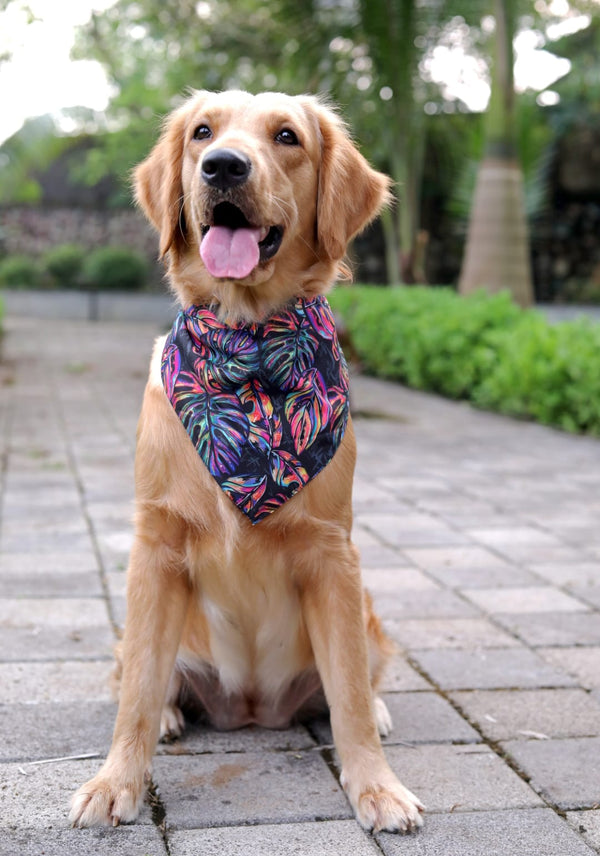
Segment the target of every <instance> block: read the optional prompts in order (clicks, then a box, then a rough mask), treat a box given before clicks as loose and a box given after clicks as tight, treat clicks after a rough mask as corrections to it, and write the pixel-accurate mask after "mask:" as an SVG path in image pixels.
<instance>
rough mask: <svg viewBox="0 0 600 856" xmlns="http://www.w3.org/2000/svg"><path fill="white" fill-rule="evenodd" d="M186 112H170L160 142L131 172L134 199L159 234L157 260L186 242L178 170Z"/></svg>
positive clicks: (182, 109)
mask: <svg viewBox="0 0 600 856" xmlns="http://www.w3.org/2000/svg"><path fill="white" fill-rule="evenodd" d="M187 115H188V110H187V109H185V108H180V109H179V110H176V111H175V112H173V113H171V114H170V115H169V116H168V117H167V119H166V121H165V124H164V127H163V132H162V134H161V136H160V139H159V140H158V142H157V143H156V145H155V146H154V148H153V149H152V151H151V152H150V154H149V155H148V157H147V158H146V160H145V161H142V163H141V164H139V166H137V167H136V169H135V171H134V187H135V199H136V202H137V203H138V205H139V206H140V208H141V209H142V210H143V212H144V213H145V215H146V217H147V218H148V219H149V220H150V222H151V223H152V225H153V226H154V227H155V228H156V229H157V231H158V233H159V235H160V243H159V247H160V258H163V256H164V255H165V254H166V253H167V252H168V251H169V250H172V251H173V250H174V251H177V250H178V249H180V248H181V247H182V246H183V244H184V243H185V221H184V216H183V185H182V181H181V168H182V164H183V149H184V143H185V126H186V120H187Z"/></svg>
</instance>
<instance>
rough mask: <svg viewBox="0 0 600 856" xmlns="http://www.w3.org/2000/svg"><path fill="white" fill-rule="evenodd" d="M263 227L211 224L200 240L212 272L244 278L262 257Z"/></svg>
mask: <svg viewBox="0 0 600 856" xmlns="http://www.w3.org/2000/svg"><path fill="white" fill-rule="evenodd" d="M259 238H260V229H251V228H248V227H245V228H240V229H229V228H228V227H227V226H211V227H210V229H209V230H208V232H207V233H206V235H205V236H204V238H203V239H202V243H201V244H200V255H201V256H202V261H203V262H204V264H205V265H206V267H207V269H208V272H209V273H210V274H211V275H212V276H214V277H218V278H221V279H243V278H244V277H246V276H248V275H249V274H251V273H252V271H253V270H254V268H255V267H256V265H257V264H258V260H259V257H260V248H259V246H258V241H259Z"/></svg>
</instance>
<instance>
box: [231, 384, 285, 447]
mask: <svg viewBox="0 0 600 856" xmlns="http://www.w3.org/2000/svg"><path fill="white" fill-rule="evenodd" d="M238 397H239V399H240V402H241V403H242V405H243V407H244V411H245V412H246V415H247V417H248V420H249V423H250V424H249V434H248V441H249V442H250V443H252V445H253V446H256V447H258V448H259V449H262V451H263V452H266V453H267V454H268V453H269V452H270V451H271V448H272V446H273V420H274V419H276V416H275V414H274V412H273V402H272V400H271V398H270V397H269V396H268V395H267V394H266V392H265V391H264V389H263V388H262V386H261V384H260V381H258V380H251V381H249V382H248V383H246V384H244V386H243V387H242V388H241V389H240V391H239V392H238ZM278 421H279V420H278Z"/></svg>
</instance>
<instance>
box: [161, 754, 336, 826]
mask: <svg viewBox="0 0 600 856" xmlns="http://www.w3.org/2000/svg"><path fill="white" fill-rule="evenodd" d="M153 779H154V781H155V782H156V783H157V785H158V788H159V791H160V797H161V800H162V802H163V804H164V806H165V808H166V811H167V823H168V825H169V827H170V828H178V829H180V828H184V829H185V828H194V827H204V826H222V825H231V824H239V823H250V824H256V823H284V822H290V821H314V820H319V819H331V820H339V819H343V818H348V817H350V816H351V814H352V813H351V810H350V806H349V804H348V802H347V800H346V797H345V795H344V793H343V791H342V789H341V788H340V787H339V785H338V784H337V782H336V781H335V779H334V777H333V775H332V773H331V771H330V770H329V769H328V767H327V765H326V764H325V762H324V761H323V759H322V758H321V757H320V756H319V754H318V753H317V752H314V751H308V752H291V753H283V752H270V753H267V752H261V753H250V752H249V753H244V754H240V755H231V754H226V755H197V756H193V757H190V756H180V757H178V758H173V757H167V756H160V757H156V758H155V763H154V773H153Z"/></svg>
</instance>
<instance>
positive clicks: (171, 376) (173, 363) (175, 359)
mask: <svg viewBox="0 0 600 856" xmlns="http://www.w3.org/2000/svg"><path fill="white" fill-rule="evenodd" d="M161 369H162V380H163V386H164V389H165V392H166V393H167V397H168V398H169V399H172V398H173V392H174V389H175V382H176V380H177V376H178V375H179V372H180V371H181V354H180V353H179V348H178V347H177V345H174V344H171V345H168V346H167V347H166V348H165V350H164V351H163V355H162V365H161Z"/></svg>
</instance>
